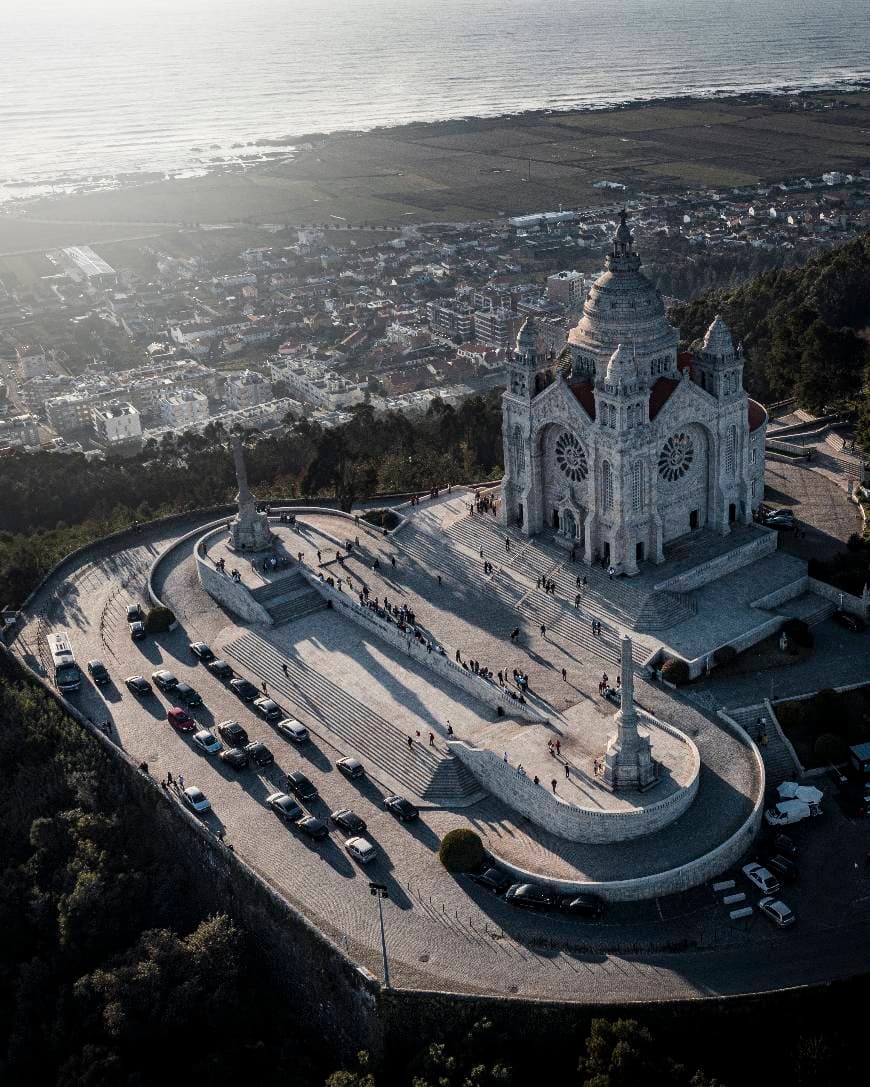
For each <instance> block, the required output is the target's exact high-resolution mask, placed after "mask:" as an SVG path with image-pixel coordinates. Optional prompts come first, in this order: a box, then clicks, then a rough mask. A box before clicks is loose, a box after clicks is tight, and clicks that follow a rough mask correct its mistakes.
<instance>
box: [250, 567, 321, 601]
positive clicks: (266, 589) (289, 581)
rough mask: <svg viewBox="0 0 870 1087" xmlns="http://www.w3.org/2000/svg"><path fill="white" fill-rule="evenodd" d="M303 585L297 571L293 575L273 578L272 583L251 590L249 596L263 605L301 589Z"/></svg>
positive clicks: (302, 580) (305, 583)
mask: <svg viewBox="0 0 870 1087" xmlns="http://www.w3.org/2000/svg"><path fill="white" fill-rule="evenodd" d="M305 585H307V582H306V581H305V579H304V578H303V577H302V575H301V574H300V573H299V572H298V570H294V571H293V573H290V574H288V575H287V576H286V577H278V578H275V579H274V581H267V582H266V583H265V584H263V585H258V586H257V587H256V588H255V589H251V596H252V597H253V598H254V599H255V600H257V601H259V603H261V604H264V603H265V602H266V601H267V600H274V599H275V598H276V597H279V596H284V595H286V594H288V593H291V592H293V591H294V590H296V589H301V588H303V587H304V586H305Z"/></svg>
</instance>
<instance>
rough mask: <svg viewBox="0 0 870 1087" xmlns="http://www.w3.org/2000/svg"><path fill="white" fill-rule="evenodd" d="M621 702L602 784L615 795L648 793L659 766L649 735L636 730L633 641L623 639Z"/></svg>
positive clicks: (609, 742)
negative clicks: (653, 754)
mask: <svg viewBox="0 0 870 1087" xmlns="http://www.w3.org/2000/svg"><path fill="white" fill-rule="evenodd" d="M621 674H622V702H621V704H620V707H619V711H618V712H617V714H616V732H615V733H614V734H613V735H612V736H611V737H610V739H609V740H608V742H607V751H606V752H605V754H604V771H603V774H602V777H601V780H602V783H603V784H604V785H605V786H606V787H607V788H608V789H611V790H612V791H613V792H617V791H619V790H621V789H639V790H643V789H648V788H650V786H652V785H655V783H656V777H657V767H656V763H655V762H654V761H653V757H652V752H651V749H650V739H649V734H648V733H646V732H640V731H639V729H638V727H637V710H636V709H635V705H634V661H633V659H632V652H631V638H629V637H628V636H627V635H626V637H624V638H623V639H622V673H621Z"/></svg>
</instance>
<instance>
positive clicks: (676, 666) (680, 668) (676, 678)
mask: <svg viewBox="0 0 870 1087" xmlns="http://www.w3.org/2000/svg"><path fill="white" fill-rule="evenodd" d="M662 679H666V680H667V681H668V683H673V684H674V685H675V686H677V687H679V686H681V685H682V684H683V683H688V682H689V666H688V664H686V662H685V661H684V660H677V659H676V658H675V657H668V659H667V660H666V661H665V663H664V664H663V665H662Z"/></svg>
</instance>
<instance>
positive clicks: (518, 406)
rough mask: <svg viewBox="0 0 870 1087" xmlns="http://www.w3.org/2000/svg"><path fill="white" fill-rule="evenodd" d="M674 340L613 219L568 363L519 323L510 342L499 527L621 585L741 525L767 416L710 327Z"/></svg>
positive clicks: (750, 506)
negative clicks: (691, 542) (560, 550)
mask: <svg viewBox="0 0 870 1087" xmlns="http://www.w3.org/2000/svg"><path fill="white" fill-rule="evenodd" d="M678 338H679V337H678V333H677V330H676V329H675V328H674V327H673V326H672V325H671V324H670V323H669V322H668V320H667V317H666V316H665V307H664V303H663V302H662V298H661V295H660V294H659V292H658V291H657V290H656V288H655V287H654V286H653V284H652V283H651V282H650V281H649V280H648V279H647V278H646V276H645V275H644V274H643V273H642V272H641V270H640V258H639V257H638V255H637V254H636V253H635V252H634V239H633V236H632V233H631V230H630V228H629V226H628V223H627V222H626V218H625V213H624V212H623V214H622V217H621V222H620V225H619V227H618V229H617V230H616V233H615V235H614V238H613V247H612V250H611V252H610V254H609V256H608V258H607V263H606V271H605V272H604V274H603V275H602V276H601V277H600V278H599V279H598V280H597V281H596V282H595V283H594V284H593V286H592V287H591V289H590V291H589V296H588V298H587V300H586V303H585V305H584V308H583V316H582V317H581V319H580V322H579V323H578V324H577V326H576V327H575V328H574V329H572V330H571V332H570V333H569V336H568V353H569V358H568V360H567V361H566V360H565V356H564V353H563V356H562V358H560V360H558V361H557V362H553V360H552V359H550V360H548V359H547V357H546V356H545V355H544V353H542V352H541V351H540V343H539V336H538V330H537V328H536V326H535V322H534V319H533V318H531V317H530V318H528V319H527V320H526V322H525V324H524V325H523V327H522V329H521V330H520V333H519V336H518V337H517V350H516V352H515V353H514V355H513V356H512V358H511V361H510V363H509V373H508V387H507V389H506V391H505V394H504V401H503V408H502V411H503V431H504V454H505V461H504V463H505V475H504V480H503V482H502V503H501V518H502V520H503V522H504V523H505V524H514V525H519V526H520V528H521V529H522V531H523V532H525V533H526V534H527V535H529V536H532V535H536V534H538V533H541V532H553V533H554V536H555V539H556V540H557V541H558V542H559V543H561V544H563V545H565V546H566V547H569V548H572V549H576V552H577V555H578V557H582V558H583V559H584V560H585V561H586V562H593V561H601V560H604V561H605V562H606V563H607V564H608V565H613V566H614V567H615V568H616V570H617V571H618V572H620V573H624V574H628V575H632V574H636V573H638V570H639V564H640V563H642V562H645V561H652V562H656V563H658V562H662V561H664V545H665V544H667V543H668V542H669V541H671V540H674V539H676V538H677V537H680V536H683V535H685V534H687V533H689V532H692V531H695V530H698V529H702V528H708V529H713V530H715V531H717V532H720V533H722V534H727V533H728V532H730V530H731V525H732V524H734V523H735V522H743V523H749V522H751V521H752V513H753V510H754V509H755V508H756V507H757V506H758V505H759V503H760V502H761V499H762V495H763V493H764V438H765V430H766V426H767V415H766V412H765V410H764V408H763V407H762V406H761V405H760V404H758V403H757V402H756V401H754V400H751V399H749V397H747V395H746V392H745V391H744V388H743V357H742V355H741V352H740V349H739V347H738V348H736V349H735V346H734V343H733V341H732V337H731V333H730V332H729V330H728V328H727V326H726V325H725V323H724V322H723V321H722V320H721V318H719V317H717V318H716V319H715V320H714V321H713V323H712V324H711V325H710V328H709V329H708V330H707V333H706V335H705V336H704V339H703V341H702V342H698V343H696V344H694V345H693V348H692V350H691V351H690V352H685V353H678V349H677V345H678Z"/></svg>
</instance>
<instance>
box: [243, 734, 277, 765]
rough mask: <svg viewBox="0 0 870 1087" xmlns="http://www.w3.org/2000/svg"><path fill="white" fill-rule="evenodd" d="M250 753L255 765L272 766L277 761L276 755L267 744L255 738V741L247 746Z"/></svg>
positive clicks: (246, 749) (249, 755)
mask: <svg viewBox="0 0 870 1087" xmlns="http://www.w3.org/2000/svg"><path fill="white" fill-rule="evenodd" d="M245 751H247V753H248V758H249V759H250V760H251V762H252V763H253V764H254V766H271V765H272V763H273V762H274V761H275V756H274V755H273V754H272V752H271V751H270V750H269V748H268V747H266V745H265V744H263V743H260V741H259V740H255V741H254V743H252V744H248V745H247V747H246V748H245Z"/></svg>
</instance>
